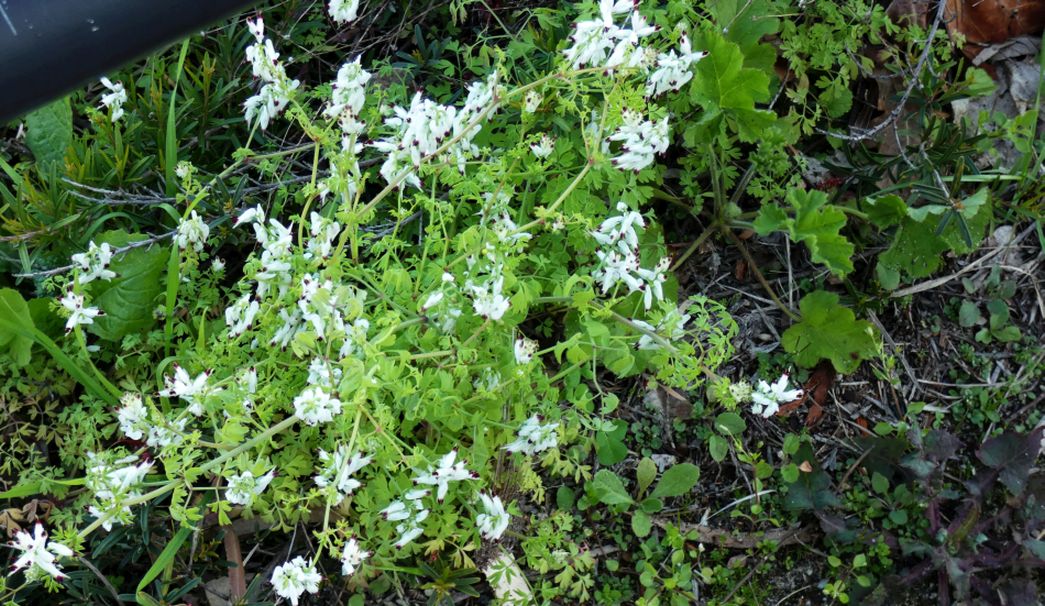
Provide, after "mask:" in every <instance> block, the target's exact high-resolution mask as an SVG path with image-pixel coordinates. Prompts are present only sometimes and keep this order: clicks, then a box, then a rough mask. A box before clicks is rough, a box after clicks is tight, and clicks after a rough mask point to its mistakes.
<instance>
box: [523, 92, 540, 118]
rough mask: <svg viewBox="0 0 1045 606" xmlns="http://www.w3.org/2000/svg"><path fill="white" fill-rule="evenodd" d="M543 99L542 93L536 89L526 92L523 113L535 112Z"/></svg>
mask: <svg viewBox="0 0 1045 606" xmlns="http://www.w3.org/2000/svg"><path fill="white" fill-rule="evenodd" d="M543 100H544V99H543V98H542V97H541V93H539V92H537V91H535V90H531V91H530V92H528V93H526V97H524V98H523V113H526V114H532V113H534V112H535V111H537V110H538V109H539V108H540V107H541V101H543Z"/></svg>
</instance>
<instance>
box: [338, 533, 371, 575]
mask: <svg viewBox="0 0 1045 606" xmlns="http://www.w3.org/2000/svg"><path fill="white" fill-rule="evenodd" d="M369 557H370V552H369V551H364V550H363V549H362V548H361V547H360V546H359V542H358V541H356V540H355V539H354V538H353V539H349V540H347V541H345V548H344V549H343V550H341V574H343V575H345V576H346V577H347V576H350V575H352V574H355V572H356V571H357V570H359V565H360V564H362V563H363V561H364V560H366V559H367V558H369Z"/></svg>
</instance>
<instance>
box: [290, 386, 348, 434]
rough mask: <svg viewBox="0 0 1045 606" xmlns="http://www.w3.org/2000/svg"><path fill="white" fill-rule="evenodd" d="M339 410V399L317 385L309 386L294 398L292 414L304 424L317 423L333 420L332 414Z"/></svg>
mask: <svg viewBox="0 0 1045 606" xmlns="http://www.w3.org/2000/svg"><path fill="white" fill-rule="evenodd" d="M340 412H341V400H338V399H337V398H335V397H333V396H331V395H330V394H328V393H327V392H325V391H323V390H322V389H320V388H319V387H309V388H308V389H306V390H305V391H303V392H301V395H299V396H298V397H296V398H294V416H296V417H297V418H299V419H301V420H302V421H304V422H305V424H306V425H318V424H319V423H327V422H329V421H333V420H334V415H336V414H338V413H340Z"/></svg>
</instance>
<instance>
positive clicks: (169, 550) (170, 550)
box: [137, 528, 192, 605]
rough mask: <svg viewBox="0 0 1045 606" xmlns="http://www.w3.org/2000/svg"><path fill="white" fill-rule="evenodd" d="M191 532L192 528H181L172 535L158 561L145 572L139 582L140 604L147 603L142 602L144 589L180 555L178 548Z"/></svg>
mask: <svg viewBox="0 0 1045 606" xmlns="http://www.w3.org/2000/svg"><path fill="white" fill-rule="evenodd" d="M191 534H192V529H191V528H181V529H179V530H178V532H177V533H175V534H174V536H173V537H171V541H170V543H167V546H166V547H164V548H163V551H161V552H160V555H159V557H157V558H156V561H155V562H153V563H152V566H150V567H149V570H147V571H146V572H145V576H143V577H142V578H141V580H140V581H139V582H138V589H137V591H138V596H139V598H138V603H139V604H143V605H144V604H145V602H142V601H141V598H140V596H141V595H143V593H142V591H143V590H144V589H145V588H146V587H148V586H149V583H151V582H153V580H154V579H156V577H158V576H160V573H162V572H163V570H164V569H165V568H167V566H169V565H170V564H171V562H173V561H174V556H176V555H178V550H179V549H181V546H182V544H183V543H184V542H185V539H187V538H189V535H191Z"/></svg>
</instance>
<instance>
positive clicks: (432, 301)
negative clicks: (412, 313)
mask: <svg viewBox="0 0 1045 606" xmlns="http://www.w3.org/2000/svg"><path fill="white" fill-rule="evenodd" d="M443 296H444V295H443V291H441V290H437V291H435V292H433V293H432V294H430V295H428V298H427V299H425V302H424V303H423V304H422V305H421V311H428V310H429V309H431V308H432V307H435V306H436V305H438V304H439V302H440V301H442V300H443Z"/></svg>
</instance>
